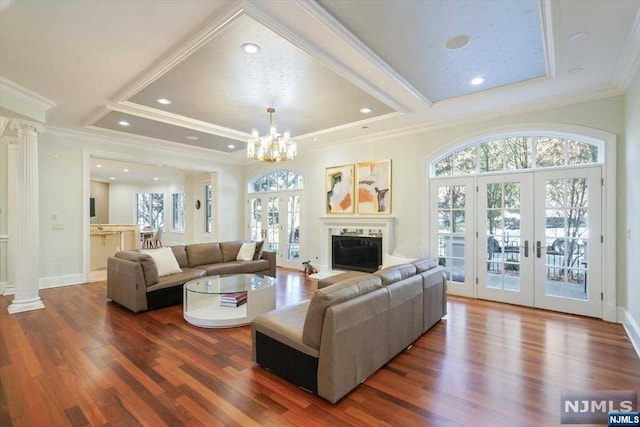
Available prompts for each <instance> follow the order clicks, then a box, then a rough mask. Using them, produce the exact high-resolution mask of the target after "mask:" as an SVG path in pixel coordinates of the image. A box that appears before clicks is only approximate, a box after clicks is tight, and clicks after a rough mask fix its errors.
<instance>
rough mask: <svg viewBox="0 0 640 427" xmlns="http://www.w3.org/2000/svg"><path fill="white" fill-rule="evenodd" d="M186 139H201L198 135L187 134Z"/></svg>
mask: <svg viewBox="0 0 640 427" xmlns="http://www.w3.org/2000/svg"><path fill="white" fill-rule="evenodd" d="M184 139H188V140H189V141H197V140H199V139H200V137H197V136H195V135H187V136H185V137H184Z"/></svg>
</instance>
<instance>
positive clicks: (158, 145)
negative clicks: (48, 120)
mask: <svg viewBox="0 0 640 427" xmlns="http://www.w3.org/2000/svg"><path fill="white" fill-rule="evenodd" d="M86 129H89V130H95V131H99V132H101V133H107V134H109V135H108V136H105V135H97V134H95V133H92V132H87V131H86V130H77V129H67V128H60V127H55V126H48V125H45V134H51V135H56V136H60V137H65V138H75V139H81V140H82V141H83V142H88V143H92V144H98V145H112V146H113V145H116V146H118V145H119V146H127V147H128V148H129V147H132V146H133V147H135V148H136V149H140V150H145V151H147V152H149V151H152V152H157V151H159V150H162V151H164V153H165V154H169V155H175V156H181V157H193V158H198V159H203V158H205V159H209V160H212V161H216V162H219V163H224V164H239V162H238V160H237V159H235V158H234V157H233V156H232V153H231V154H230V153H225V152H220V151H216V150H211V149H208V148H204V147H198V146H194V145H187V144H181V143H179V142H172V141H165V140H163V139H156V138H149V137H145V136H138V135H136V137H135V138H132V137H131V135H129V134H126V135H123V134H122V133H121V132H118V131H115V130H111V129H103V128H92V127H88V128H86Z"/></svg>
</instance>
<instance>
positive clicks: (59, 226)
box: [51, 223, 64, 231]
mask: <svg viewBox="0 0 640 427" xmlns="http://www.w3.org/2000/svg"><path fill="white" fill-rule="evenodd" d="M62 230H64V224H60V223H53V224H51V231H62Z"/></svg>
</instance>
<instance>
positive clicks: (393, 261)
mask: <svg viewBox="0 0 640 427" xmlns="http://www.w3.org/2000/svg"><path fill="white" fill-rule="evenodd" d="M413 261H415V259H414V258H405V257H402V256H395V255H389V254H382V266H381V267H380V268H381V269H382V268H387V267H391V266H392V265H400V264H408V263H410V262H413Z"/></svg>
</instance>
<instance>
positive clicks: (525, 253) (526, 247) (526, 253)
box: [524, 240, 529, 258]
mask: <svg viewBox="0 0 640 427" xmlns="http://www.w3.org/2000/svg"><path fill="white" fill-rule="evenodd" d="M524 257H525V258H529V241H528V240H525V241H524Z"/></svg>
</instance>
